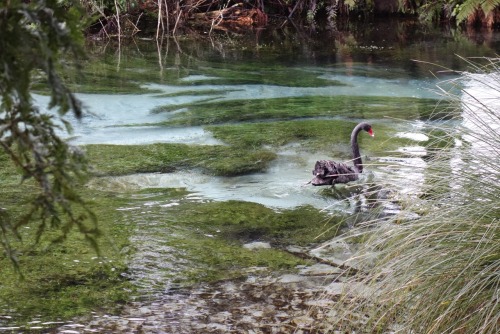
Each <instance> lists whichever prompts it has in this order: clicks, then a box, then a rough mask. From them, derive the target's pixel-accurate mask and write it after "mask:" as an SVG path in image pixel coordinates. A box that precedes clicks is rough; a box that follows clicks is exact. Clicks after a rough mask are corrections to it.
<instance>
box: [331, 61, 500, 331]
mask: <svg viewBox="0 0 500 334" xmlns="http://www.w3.org/2000/svg"><path fill="white" fill-rule="evenodd" d="M468 62H469V65H470V67H471V68H472V71H470V72H462V73H460V77H459V78H457V79H453V80H451V81H448V82H446V87H447V88H440V90H441V92H442V95H443V97H444V99H443V101H446V104H441V105H439V106H438V107H437V108H438V109H439V110H437V111H438V112H440V113H442V109H443V108H448V109H447V112H448V115H447V117H445V118H444V119H442V120H437V121H435V122H433V123H432V124H431V125H430V126H432V127H433V129H434V131H433V132H431V133H435V134H436V136H435V137H434V140H432V142H431V143H430V144H429V147H428V148H427V149H428V156H427V159H426V167H425V169H426V170H425V175H426V180H425V184H424V185H423V186H422V189H421V192H420V193H419V194H414V197H413V198H412V200H411V201H410V202H409V203H408V204H407V206H406V207H405V208H404V209H403V210H402V212H401V216H400V219H395V220H394V221H392V222H387V221H386V222H379V224H376V225H378V227H377V228H373V227H372V228H371V229H370V231H369V232H366V230H367V229H366V228H365V230H364V231H363V232H360V233H365V237H366V239H367V240H368V241H367V242H366V244H365V246H364V247H363V250H362V251H360V253H359V254H357V255H356V257H355V261H356V262H355V263H356V264H357V265H358V266H359V267H360V268H362V270H360V271H359V272H358V274H356V275H355V276H352V277H351V278H349V279H348V280H347V282H346V284H345V286H346V289H345V291H344V292H343V295H342V297H341V299H340V301H339V303H337V306H338V307H337V310H336V313H335V314H336V316H335V319H333V321H334V322H335V323H334V325H333V328H335V329H336V330H338V329H343V330H345V331H347V332H352V331H353V330H355V331H356V333H360V332H367V333H383V332H397V333H418V334H421V333H485V334H486V333H491V334H493V333H500V220H499V218H500V199H499V198H500V185H499V181H500V59H499V58H495V59H484V58H482V59H479V60H477V61H476V60H475V61H474V62H471V61H470V60H468ZM450 84H451V86H450ZM441 87H444V85H443V86H441ZM442 143H447V144H446V145H443V144H442ZM409 213H411V214H412V215H413V216H412V217H415V216H417V218H413V219H405V218H404V217H408V216H410V215H409ZM415 214H416V215H415ZM396 222H398V223H396ZM368 234H369V235H368ZM374 253H375V254H377V260H376V261H375V262H373V254H374ZM368 254H371V256H368ZM360 282H362V283H361V284H360ZM354 287H355V288H354ZM360 287H361V288H360Z"/></svg>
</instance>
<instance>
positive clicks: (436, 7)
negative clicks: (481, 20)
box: [418, 0, 500, 23]
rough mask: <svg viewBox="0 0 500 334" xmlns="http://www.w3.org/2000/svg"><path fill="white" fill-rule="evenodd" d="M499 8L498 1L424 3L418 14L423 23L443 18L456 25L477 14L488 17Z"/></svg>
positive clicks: (499, 2)
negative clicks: (451, 20) (452, 20)
mask: <svg viewBox="0 0 500 334" xmlns="http://www.w3.org/2000/svg"><path fill="white" fill-rule="evenodd" d="M499 6H500V1H499V0H462V1H453V0H440V1H431V2H425V1H424V2H423V3H422V5H421V6H420V7H419V8H418V13H419V15H420V18H421V19H423V20H424V21H437V20H439V19H440V18H443V17H444V18H446V19H453V18H454V19H456V21H457V23H462V22H464V21H465V20H467V19H468V18H470V17H472V16H474V15H475V14H476V13H477V12H483V13H484V14H485V15H488V14H490V13H491V12H492V11H493V10H495V9H497V8H498V7H499Z"/></svg>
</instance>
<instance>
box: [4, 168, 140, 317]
mask: <svg viewBox="0 0 500 334" xmlns="http://www.w3.org/2000/svg"><path fill="white" fill-rule="evenodd" d="M0 176H1V177H0V184H1V187H2V196H1V198H0V201H1V202H0V203H1V206H2V207H3V208H4V210H5V212H7V213H8V215H9V217H10V218H11V219H12V220H14V221H15V220H16V218H18V217H19V216H20V215H22V214H23V213H24V212H25V210H26V207H28V206H29V205H30V203H31V201H33V199H34V197H35V196H36V193H37V189H36V187H34V185H33V184H32V183H31V182H29V180H28V181H24V182H23V183H20V176H19V175H17V174H15V173H14V170H13V168H11V166H9V164H2V167H1V168H0ZM79 193H80V194H81V195H82V197H83V198H84V199H86V200H87V205H88V207H89V208H90V209H91V210H93V212H94V213H95V214H96V216H97V217H98V221H99V229H100V231H101V233H102V235H103V237H101V238H98V246H99V253H97V252H96V250H95V249H94V248H93V247H92V246H91V245H90V244H89V243H88V242H87V241H86V240H85V239H84V237H83V236H82V235H81V234H80V233H78V232H77V231H76V230H73V231H71V232H70V233H69V234H68V236H67V238H66V239H65V240H64V242H59V243H55V244H54V243H53V242H52V240H54V239H56V238H57V237H59V234H60V233H59V232H58V231H57V230H48V231H47V232H46V233H45V234H44V235H43V236H42V238H41V240H40V241H39V242H38V243H36V242H35V240H36V230H37V223H38V222H37V221H36V220H35V221H33V223H32V224H30V225H26V226H24V227H22V228H21V229H20V230H19V236H20V238H21V239H20V241H16V240H15V239H14V238H13V236H12V235H11V236H10V237H11V241H12V246H13V247H14V248H15V249H16V257H17V260H18V263H19V268H20V274H21V275H22V276H20V274H19V272H18V271H16V269H15V268H14V267H13V265H12V263H11V262H10V259H8V258H7V257H6V256H5V255H4V254H2V256H0V267H1V268H2V270H1V271H0V309H2V312H7V311H6V310H10V311H8V312H10V313H8V314H6V315H9V316H11V317H12V321H15V322H23V321H28V320H32V319H33V318H35V317H39V318H40V319H41V320H50V321H54V320H55V319H69V318H72V317H74V316H77V315H84V314H88V313H89V312H90V311H92V310H96V306H97V305H98V307H99V308H100V309H102V310H104V311H105V312H111V313H113V312H116V311H117V310H118V309H119V308H120V307H122V306H123V305H124V303H125V302H127V301H128V299H129V295H130V292H131V291H133V289H134V288H133V286H132V285H131V284H130V282H128V281H127V280H126V279H125V278H124V276H122V274H123V273H124V272H126V271H127V266H126V259H125V254H123V253H122V252H121V250H122V249H125V248H126V247H128V245H129V236H130V233H131V230H130V226H125V225H123V224H119V223H117V222H119V221H121V220H122V217H121V216H122V214H121V213H120V212H119V211H117V210H115V209H114V208H117V207H119V206H120V205H124V204H125V203H126V202H127V201H126V200H125V199H121V198H119V197H116V196H114V195H113V194H111V193H106V192H100V191H96V190H92V191H90V190H89V189H86V188H81V189H79ZM3 314H4V313H3Z"/></svg>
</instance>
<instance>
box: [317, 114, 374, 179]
mask: <svg viewBox="0 0 500 334" xmlns="http://www.w3.org/2000/svg"><path fill="white" fill-rule="evenodd" d="M362 130H364V131H366V132H368V133H369V134H370V136H372V137H373V131H372V127H371V125H370V124H368V123H359V124H358V125H356V127H355V128H354V129H353V130H352V134H351V148H352V155H353V163H354V166H348V165H346V164H345V163H343V162H335V161H332V160H318V161H316V165H314V170H313V175H314V178H313V179H312V180H311V183H312V185H314V186H327V185H335V184H337V183H348V182H351V181H356V180H357V179H358V175H359V174H360V173H362V172H363V162H362V161H361V155H360V154H359V147H358V133H359V132H360V131H362Z"/></svg>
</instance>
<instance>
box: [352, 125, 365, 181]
mask: <svg viewBox="0 0 500 334" xmlns="http://www.w3.org/2000/svg"><path fill="white" fill-rule="evenodd" d="M360 131H361V127H359V126H356V127H355V128H354V130H353V131H352V134H351V148H352V157H353V162H354V168H355V169H356V170H357V172H358V173H362V172H363V161H362V160H361V154H360V153H359V145H358V133H359V132H360Z"/></svg>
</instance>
